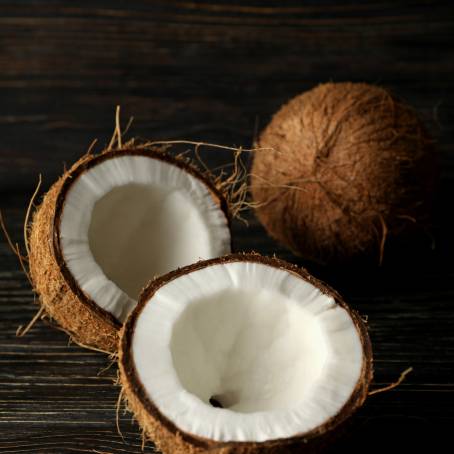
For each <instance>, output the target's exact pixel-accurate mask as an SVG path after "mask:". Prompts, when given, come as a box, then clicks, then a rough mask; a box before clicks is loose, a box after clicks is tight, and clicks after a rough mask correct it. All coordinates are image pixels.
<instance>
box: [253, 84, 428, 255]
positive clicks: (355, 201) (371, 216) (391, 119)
mask: <svg viewBox="0 0 454 454" xmlns="http://www.w3.org/2000/svg"><path fill="white" fill-rule="evenodd" d="M258 145H259V149H258V150H257V151H256V152H255V154H254V161H253V166H252V175H251V191H252V196H253V200H254V205H255V206H256V213H257V216H258V218H259V220H260V221H261V222H262V224H263V225H264V226H265V228H266V230H267V231H268V233H269V234H270V235H271V236H272V237H274V238H275V239H277V240H278V241H279V242H281V243H282V244H284V245H285V246H287V247H288V248H289V249H291V250H292V251H293V252H294V253H296V254H298V255H301V256H303V257H304V258H306V259H310V260H313V261H316V262H320V263H330V262H349V261H351V260H355V259H357V258H358V257H372V258H373V259H374V261H375V262H378V261H379V260H380V261H381V259H382V257H383V249H384V244H385V240H386V238H387V237H388V236H389V237H394V238H400V239H402V238H410V237H413V236H414V235H413V234H414V232H415V229H416V228H418V226H419V227H420V228H421V230H420V231H422V230H424V229H426V228H427V225H428V224H429V221H430V211H431V199H432V194H433V189H434V185H435V177H436V153H435V152H434V147H433V142H432V140H431V139H430V137H429V135H428V133H427V132H426V129H425V128H424V126H423V124H422V122H421V121H420V119H419V118H418V116H417V115H416V113H415V112H414V110H413V109H412V108H411V107H409V106H408V105H406V104H405V103H403V102H402V101H400V100H398V99H397V98H396V97H395V96H393V95H392V94H390V93H389V92H388V91H387V90H385V89H383V88H380V87H377V86H373V85H368V84H364V83H350V82H348V83H326V84H322V85H319V86H317V87H316V88H314V89H312V90H310V91H308V92H305V93H303V94H301V95H299V96H297V97H295V98H294V99H292V100H291V101H290V102H289V103H288V104H286V105H284V106H283V107H282V108H281V109H280V110H279V111H278V112H277V113H276V115H275V116H274V118H273V119H272V121H271V123H270V124H269V125H268V126H267V127H266V128H265V130H264V131H263V132H262V133H261V135H260V138H259V140H258Z"/></svg>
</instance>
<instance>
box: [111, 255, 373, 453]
mask: <svg viewBox="0 0 454 454" xmlns="http://www.w3.org/2000/svg"><path fill="white" fill-rule="evenodd" d="M119 366H120V378H121V383H122V386H123V390H122V393H123V394H124V397H125V398H126V401H127V405H128V407H129V408H130V410H131V411H133V412H134V414H135V416H136V418H137V420H138V421H139V423H140V425H141V426H142V428H143V429H144V430H145V433H146V435H147V436H148V437H149V438H151V439H152V440H153V441H154V442H155V443H156V444H157V446H158V447H159V448H160V449H161V450H162V451H163V452H164V453H166V454H167V453H169V454H170V453H172V454H175V453H200V452H219V453H278V452H300V451H301V452H303V451H304V452H317V451H318V450H319V449H321V448H322V447H323V446H324V445H325V444H326V443H327V442H328V441H329V440H330V439H331V437H334V436H335V435H337V434H338V432H339V430H340V429H341V428H342V427H344V425H345V422H346V421H347V420H348V418H349V417H350V416H351V415H352V414H353V413H354V412H355V410H356V409H357V408H359V407H360V406H361V405H362V404H363V403H364V401H365V399H366V397H367V393H368V387H369V384H370V382H371V379H372V352H371V346H370V341H369V337H368V333H367V329H366V327H365V325H364V323H363V321H362V319H361V318H360V317H359V315H358V314H357V313H356V312H355V311H353V310H351V309H350V308H349V307H348V306H347V304H346V303H345V302H344V301H343V300H342V298H341V297H340V296H339V295H338V294H337V293H336V292H335V291H334V290H332V289H331V288H329V287H328V286H326V285H325V284H323V283H322V282H320V281H318V280H316V279H315V278H313V277H312V276H311V275H309V274H308V273H307V272H306V271H305V270H303V269H301V268H298V267H296V266H294V265H291V264H289V263H286V262H283V261H281V260H278V259H273V258H267V257H263V256H260V255H258V254H233V255H230V256H225V257H221V258H218V259H213V260H207V261H202V262H199V263H196V264H193V265H190V266H188V267H185V268H182V269H180V270H176V271H174V272H171V273H169V274H167V275H164V276H162V277H160V278H158V279H156V280H155V281H153V282H151V283H150V285H149V286H148V287H147V288H145V289H144V291H143V292H142V294H141V296H140V300H139V304H138V306H137V307H136V308H135V309H134V311H133V312H132V313H131V315H130V317H129V318H128V320H127V322H126V323H125V325H124V327H123V329H122V332H121V340H120V348H119Z"/></svg>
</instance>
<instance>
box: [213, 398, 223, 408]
mask: <svg viewBox="0 0 454 454" xmlns="http://www.w3.org/2000/svg"><path fill="white" fill-rule="evenodd" d="M210 404H211V405H212V406H213V407H214V408H224V407H223V406H222V404H221V402H219V400H217V399H216V398H215V397H210Z"/></svg>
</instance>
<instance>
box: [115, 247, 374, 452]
mask: <svg viewBox="0 0 454 454" xmlns="http://www.w3.org/2000/svg"><path fill="white" fill-rule="evenodd" d="M237 261H249V262H257V263H263V264H266V265H269V266H275V267H278V268H281V269H284V270H287V271H289V272H290V273H292V274H295V275H297V276H299V277H301V278H303V279H304V280H306V281H308V282H310V283H311V284H313V285H314V286H315V287H317V288H318V289H319V290H320V291H322V292H323V293H325V294H327V295H329V296H332V297H333V298H334V300H335V301H336V303H337V304H339V305H340V306H341V307H343V308H344V309H345V310H347V312H348V313H349V315H350V316H351V318H352V320H353V322H354V324H355V326H356V328H357V330H358V333H359V335H360V338H361V342H362V345H363V352H364V361H363V368H362V373H361V377H360V379H359V380H358V383H357V385H356V388H355V390H354V391H353V393H352V395H351V397H350V399H349V400H348V402H347V403H346V404H345V405H344V407H343V408H342V409H341V410H340V411H339V413H338V414H337V415H335V416H334V417H333V418H331V419H330V420H328V421H326V422H325V423H324V424H322V425H321V426H319V427H317V428H316V429H314V430H313V431H311V432H309V433H305V434H301V435H297V436H294V437H290V438H287V439H280V440H273V441H268V442H260V443H254V442H231V443H219V442H216V441H214V440H209V439H205V438H201V437H197V436H195V435H192V434H189V433H185V432H182V431H181V430H179V429H178V427H176V425H175V424H174V423H173V422H172V421H170V420H169V419H167V418H166V417H165V416H164V415H163V414H162V413H161V412H160V411H159V409H158V408H157V407H156V406H155V404H154V403H153V402H152V401H151V399H150V398H149V396H148V394H147V392H146V390H145V388H144V386H143V384H142V383H141V381H140V379H139V377H138V375H137V372H136V370H135V365H134V360H133V355H132V351H131V343H132V338H133V335H134V330H135V325H136V321H137V319H138V317H139V315H140V313H141V311H142V310H143V308H144V307H145V305H146V303H147V301H148V300H149V299H150V298H151V297H152V296H153V294H154V293H155V292H156V291H157V290H158V289H159V288H160V287H161V286H163V285H165V284H166V283H168V282H170V281H171V280H173V279H175V278H177V277H180V276H182V275H185V274H187V273H190V272H192V271H196V270H199V269H201V268H205V267H207V266H210V265H215V264H219V263H230V262H237ZM120 337H121V340H120V347H119V353H118V354H119V361H118V363H119V371H120V381H121V385H122V391H121V398H123V399H124V400H125V402H126V407H127V408H128V410H129V411H131V412H132V413H133V414H134V416H135V418H136V419H137V421H138V423H139V425H140V426H141V428H142V429H143V430H144V434H145V436H146V437H147V439H149V440H152V441H153V443H155V445H156V446H158V448H159V449H160V450H161V451H162V452H163V453H165V454H187V453H191V454H198V453H203V452H218V453H223V454H226V453H228V454H233V453H235V454H257V453H263V454H265V453H266V454H274V453H290V452H301V450H302V449H304V452H308V453H316V452H321V451H322V450H323V449H324V447H326V445H327V444H329V443H331V442H332V441H333V440H335V439H337V438H338V437H339V436H340V435H341V434H342V433H343V431H344V430H345V428H346V427H347V422H348V421H349V420H350V417H351V416H352V415H353V414H354V413H355V412H356V410H358V409H359V408H360V407H361V406H362V405H363V403H364V402H365V400H366V398H367V396H368V390H369V385H370V383H371V381H372V377H373V359H372V347H371V343H370V339H369V335H368V331H367V327H366V325H365V323H364V322H363V320H362V318H361V317H360V315H359V314H358V313H357V312H356V311H354V310H353V309H351V308H349V306H348V305H347V304H346V303H345V301H344V300H343V299H342V297H341V296H340V295H339V294H338V293H337V292H336V291H335V290H333V289H332V288H331V287H329V286H328V285H326V284H325V283H323V282H321V281H319V280H318V279H315V278H314V277H313V276H312V275H310V274H309V273H308V272H307V271H306V270H305V269H303V268H299V267H297V266H296V265H293V264H290V263H288V262H285V261H283V260H279V259H277V258H271V257H265V256H262V255H260V254H255V253H251V254H244V253H239V254H231V255H228V256H224V257H220V258H217V259H211V260H205V261H201V262H198V263H195V264H193V265H189V266H186V267H183V268H181V269H179V270H176V271H172V272H170V273H168V274H166V275H164V276H161V277H159V278H157V279H155V280H154V281H152V282H150V283H149V284H148V286H147V287H145V288H144V290H143V291H142V293H141V295H140V298H139V303H138V305H137V306H136V308H135V309H134V310H133V312H132V313H131V315H130V316H129V317H128V320H127V321H126V323H125V324H124V326H123V328H122V330H121V334H120Z"/></svg>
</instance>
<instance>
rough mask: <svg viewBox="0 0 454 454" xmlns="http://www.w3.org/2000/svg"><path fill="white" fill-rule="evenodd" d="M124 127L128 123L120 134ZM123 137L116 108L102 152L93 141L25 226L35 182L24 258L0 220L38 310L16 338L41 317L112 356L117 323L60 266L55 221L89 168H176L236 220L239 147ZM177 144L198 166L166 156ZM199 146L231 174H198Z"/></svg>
mask: <svg viewBox="0 0 454 454" xmlns="http://www.w3.org/2000/svg"><path fill="white" fill-rule="evenodd" d="M130 124H131V121H130V122H129V123H128V126H127V128H126V129H128V128H129V126H130ZM124 134H125V132H122V131H121V127H120V109H119V108H117V112H116V126H115V131H114V134H113V136H112V139H111V141H110V143H109V145H108V146H107V148H106V149H104V150H102V151H101V152H100V153H99V154H95V153H94V147H95V145H96V140H95V141H93V142H92V143H91V145H90V147H89V149H88V151H87V152H86V153H85V154H84V155H83V156H82V157H81V158H80V159H79V160H78V161H77V162H76V163H75V164H73V166H72V167H71V168H70V169H69V170H67V169H65V171H64V173H63V175H62V176H61V177H60V178H59V179H58V180H57V181H56V182H55V183H54V184H53V185H52V187H51V188H50V190H49V191H48V192H47V193H46V194H45V195H44V197H43V199H42V202H41V204H40V205H39V206H38V207H37V208H36V209H35V211H34V213H33V216H32V221H31V222H29V221H28V219H29V216H30V215H31V213H32V211H33V209H34V206H33V205H34V200H35V198H36V196H37V193H38V191H39V186H40V183H39V185H38V187H37V189H36V190H35V192H34V194H33V197H32V199H31V201H30V204H29V207H28V209H27V215H26V221H25V225H24V242H25V248H26V251H27V254H26V255H25V254H23V253H21V252H20V250H19V246H18V245H17V244H16V245H13V244H12V242H11V239H10V238H9V235H8V233H7V230H6V227H5V226H4V223H3V218H1V219H0V220H1V226H2V228H3V229H4V231H5V234H6V236H7V240H8V241H9V243H10V246H11V248H12V250H13V252H14V253H15V254H16V255H17V257H18V259H19V260H20V263H21V266H22V267H23V269H24V272H25V273H26V275H27V276H28V277H29V280H30V282H31V284H32V286H33V288H34V291H35V292H36V293H37V295H38V296H39V299H38V303H39V304H40V306H41V307H40V309H39V311H38V314H37V315H36V316H35V317H34V318H33V319H32V321H31V323H30V324H28V326H27V327H26V329H25V330H22V328H20V330H19V331H18V334H21V335H23V334H25V333H26V332H27V331H28V330H29V329H30V328H31V326H33V324H34V323H35V322H36V321H37V320H38V319H40V318H42V317H47V318H50V320H51V321H54V322H56V323H57V324H58V325H59V326H60V327H61V329H62V330H63V331H65V332H66V333H68V334H69V335H70V337H71V339H72V340H73V341H74V342H75V343H77V344H78V345H81V346H83V347H87V348H92V349H93V350H96V351H102V352H106V353H114V352H116V350H117V344H118V332H119V329H120V328H121V323H120V322H119V321H118V320H117V319H115V317H113V316H112V315H111V314H110V313H108V312H107V311H105V310H104V309H102V308H100V307H99V306H98V305H97V304H96V303H95V302H94V301H92V300H91V299H90V297H89V296H88V295H86V294H85V293H84V292H83V291H82V290H81V289H80V288H79V287H78V285H77V282H75V280H74V278H73V277H72V275H71V273H70V272H69V270H68V268H67V267H66V264H65V261H64V259H63V255H62V252H61V250H60V246H59V219H60V215H61V210H62V207H63V205H64V200H65V195H66V193H67V191H68V190H69V188H70V187H71V185H72V183H73V181H74V180H75V179H77V178H78V177H79V176H80V175H81V174H83V172H85V171H86V170H88V169H89V168H90V167H91V166H93V165H96V164H97V163H99V162H101V161H103V160H105V159H110V158H113V157H116V156H119V155H123V154H130V155H144V156H150V157H153V158H155V159H160V160H164V161H166V162H169V163H171V164H174V165H177V166H178V167H180V168H182V169H183V170H185V171H187V172H189V173H190V174H191V175H192V176H194V177H195V178H198V179H199V180H201V181H202V182H203V183H204V184H205V185H206V186H207V187H208V188H209V190H210V192H211V194H212V196H213V199H214V200H215V201H216V202H217V203H218V205H219V206H220V208H221V209H222V211H223V212H224V214H225V215H226V218H227V220H228V223H229V224H230V222H231V219H232V218H233V217H235V216H236V217H240V213H241V211H242V210H243V209H245V207H244V205H245V202H244V200H245V194H246V192H247V182H246V172H245V169H244V166H241V165H240V164H239V163H238V160H240V156H241V153H242V152H243V150H242V149H241V148H232V147H224V146H222V145H217V144H206V143H203V142H192V141H159V142H158V141H144V140H139V139H130V140H128V141H126V142H125V141H124V140H123V137H124ZM177 144H185V145H191V146H194V147H195V148H196V156H197V158H198V160H199V166H197V165H196V160H191V159H189V158H188V157H187V156H186V154H185V153H179V152H178V153H174V154H173V155H172V152H171V151H172V150H171V147H172V146H173V145H177ZM200 147H210V148H222V149H227V150H230V151H232V152H234V154H235V163H236V164H235V166H234V168H233V170H232V171H231V172H229V173H228V174H226V173H225V172H224V171H221V173H219V174H215V173H214V172H212V171H210V170H209V169H208V168H206V167H205V168H202V169H201V168H200V162H203V161H201V160H200V158H199V155H198V150H199V148H200ZM40 182H41V178H40ZM27 265H28V270H27ZM150 277H152V276H150Z"/></svg>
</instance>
